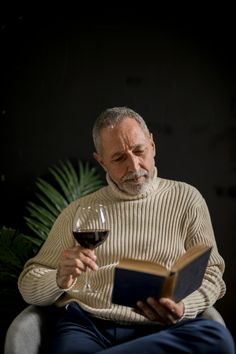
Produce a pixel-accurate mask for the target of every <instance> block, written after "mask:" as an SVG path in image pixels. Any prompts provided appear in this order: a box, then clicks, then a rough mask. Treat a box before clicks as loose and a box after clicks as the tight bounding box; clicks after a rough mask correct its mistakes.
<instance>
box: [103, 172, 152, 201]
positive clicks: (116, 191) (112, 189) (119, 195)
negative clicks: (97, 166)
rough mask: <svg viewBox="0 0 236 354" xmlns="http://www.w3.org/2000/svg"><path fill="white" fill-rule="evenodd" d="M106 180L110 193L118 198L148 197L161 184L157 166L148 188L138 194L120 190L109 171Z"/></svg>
mask: <svg viewBox="0 0 236 354" xmlns="http://www.w3.org/2000/svg"><path fill="white" fill-rule="evenodd" d="M106 180H107V183H108V185H109V187H110V188H109V189H110V193H111V194H112V195H113V196H115V197H116V198H117V199H122V200H138V199H144V198H146V197H148V196H149V195H150V194H152V193H153V192H154V191H155V190H156V189H157V187H158V185H159V178H158V177H157V168H156V167H155V170H154V176H153V179H152V180H151V181H150V183H149V185H148V188H147V190H146V191H145V192H144V193H140V194H136V195H131V194H128V193H126V192H123V191H122V190H120V189H119V188H118V187H117V185H116V184H115V183H114V182H113V180H112V179H111V178H110V176H109V175H108V173H107V174H106Z"/></svg>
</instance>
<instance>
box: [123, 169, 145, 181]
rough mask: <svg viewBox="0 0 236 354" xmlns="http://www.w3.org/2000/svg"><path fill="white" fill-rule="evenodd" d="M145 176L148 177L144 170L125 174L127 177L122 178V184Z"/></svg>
mask: <svg viewBox="0 0 236 354" xmlns="http://www.w3.org/2000/svg"><path fill="white" fill-rule="evenodd" d="M147 175H148V173H147V172H146V171H144V170H141V171H138V172H130V173H127V175H126V176H124V177H123V178H122V182H127V181H130V180H132V179H135V178H138V177H142V176H144V177H146V176H147Z"/></svg>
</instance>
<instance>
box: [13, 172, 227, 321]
mask: <svg viewBox="0 0 236 354" xmlns="http://www.w3.org/2000/svg"><path fill="white" fill-rule="evenodd" d="M107 180H108V186H106V187H103V188H102V189H100V190H99V191H97V192H95V193H93V194H91V195H89V196H85V197H83V198H81V199H80V200H77V201H75V202H73V203H72V204H71V205H70V206H69V207H67V208H66V209H65V210H64V211H63V212H62V214H61V215H60V216H59V217H58V219H57V221H56V222H55V224H54V226H53V228H52V230H51V232H50V233H49V235H48V238H47V240H46V242H45V243H44V245H43V246H42V248H41V250H40V251H39V253H38V254H37V255H36V256H35V257H34V258H32V259H30V260H29V261H28V262H27V263H26V265H25V268H24V270H23V272H22V274H21V275H20V277H19V290H20V292H21V294H22V296H23V298H24V299H25V301H26V302H28V303H30V304H36V305H50V304H52V303H54V302H56V304H57V305H58V306H63V305H65V304H66V303H68V302H70V301H78V303H79V304H80V305H81V307H82V308H83V309H84V310H86V311H88V312H89V313H91V314H92V315H94V316H97V317H101V318H104V319H110V320H116V321H121V322H130V321H132V322H137V323H142V322H148V320H146V319H145V318H144V317H142V316H140V315H138V314H135V313H134V312H133V311H132V309H130V308H128V307H123V306H118V305H114V304H112V303H111V292H112V284H113V276H114V267H115V265H116V264H117V263H118V261H119V260H120V259H121V258H123V257H132V258H137V259H144V260H147V261H153V262H155V261H156V262H158V263H161V264H162V265H163V266H165V267H167V268H170V267H171V266H172V264H173V263H174V262H175V261H176V260H177V259H178V258H179V257H180V256H181V255H182V254H183V253H184V252H185V251H186V249H188V248H190V247H192V246H193V245H195V244H197V243H204V244H207V245H212V246H213V251H212V253H211V257H210V261H209V264H208V268H207V271H206V274H205V277H204V281H203V284H202V286H201V288H200V289H199V290H197V291H195V292H194V293H193V294H191V295H189V296H188V297H186V298H185V299H184V305H185V315H184V317H185V318H194V317H195V316H196V315H197V314H198V313H200V312H201V311H203V310H204V309H205V308H206V307H208V306H210V305H213V304H214V303H215V301H216V300H217V299H218V298H220V297H222V296H223V295H224V293H225V284H224V282H223V280H222V274H223V271H224V261H223V259H222V257H221V256H220V255H219V253H218V251H217V246H216V243H215V238H214V233H213V229H212V225H211V220H210V216H209V212H208V208H207V206H206V203H205V200H204V199H203V197H202V196H201V194H200V193H199V192H198V191H197V190H196V188H194V187H192V186H190V185H188V184H186V183H183V182H177V181H171V180H166V179H161V178H159V177H157V176H155V178H154V180H153V182H152V183H151V184H150V188H149V189H148V191H147V192H146V193H145V194H140V195H137V196H130V195H127V194H125V193H123V192H121V191H120V190H119V189H118V188H117V187H116V185H115V184H114V183H113V182H112V181H111V180H110V179H109V177H107ZM79 201H80V202H81V203H94V202H98V201H99V202H100V203H102V204H104V205H105V206H106V209H107V214H108V222H109V225H110V233H109V236H108V238H107V240H106V241H105V243H104V244H102V245H101V246H99V247H98V248H97V249H96V255H97V262H98V265H99V269H98V270H97V271H93V272H90V278H91V284H92V286H93V287H94V288H96V289H97V290H98V293H96V294H81V293H79V292H74V290H75V289H81V288H82V287H83V285H84V280H85V276H84V274H82V275H81V276H79V277H78V279H77V282H76V284H75V285H74V286H73V288H72V289H68V290H66V291H63V290H61V289H60V288H58V286H57V284H56V273H57V271H56V268H57V263H58V258H59V255H60V254H61V252H62V250H63V249H65V248H69V247H73V246H74V245H75V241H74V238H73V234H72V223H73V218H74V215H75V212H76V207H77V205H78V203H79ZM189 281H191V279H189Z"/></svg>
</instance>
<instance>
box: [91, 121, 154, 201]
mask: <svg viewBox="0 0 236 354" xmlns="http://www.w3.org/2000/svg"><path fill="white" fill-rule="evenodd" d="M100 140H101V151H100V152H99V154H98V153H94V157H95V159H96V160H97V161H98V162H99V163H100V164H101V165H102V167H103V168H104V170H105V171H107V172H108V174H109V176H110V178H111V179H112V180H113V181H114V182H115V183H116V184H117V186H118V187H119V189H121V190H122V191H125V192H127V193H128V194H132V195H136V194H139V193H144V192H145V191H146V189H147V187H148V184H149V183H150V180H151V179H152V178H153V175H154V167H155V161H154V157H155V144H154V142H153V139H152V135H151V134H148V133H146V132H144V131H143V130H142V128H141V127H140V125H139V124H138V122H137V121H136V120H134V119H132V118H126V119H124V120H123V121H121V122H120V123H119V124H117V125H116V126H114V127H108V128H104V129H102V131H101V132H100Z"/></svg>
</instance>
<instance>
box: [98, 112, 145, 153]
mask: <svg viewBox="0 0 236 354" xmlns="http://www.w3.org/2000/svg"><path fill="white" fill-rule="evenodd" d="M126 118H132V119H134V120H136V122H138V124H139V125H140V127H141V128H142V129H143V131H144V132H145V133H147V134H150V133H149V129H148V127H147V125H146V123H145V121H144V119H143V118H142V117H141V116H140V115H139V114H138V113H137V112H135V111H133V110H132V109H131V108H128V107H113V108H107V109H106V110H105V111H103V112H102V113H101V114H100V115H99V116H98V118H97V119H96V121H95V123H94V126H93V130H92V134H93V142H94V146H95V148H96V150H97V152H101V141H100V132H101V130H102V129H103V128H107V127H111V126H113V127H114V126H116V125H117V124H118V123H120V122H121V121H122V120H124V119H126Z"/></svg>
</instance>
